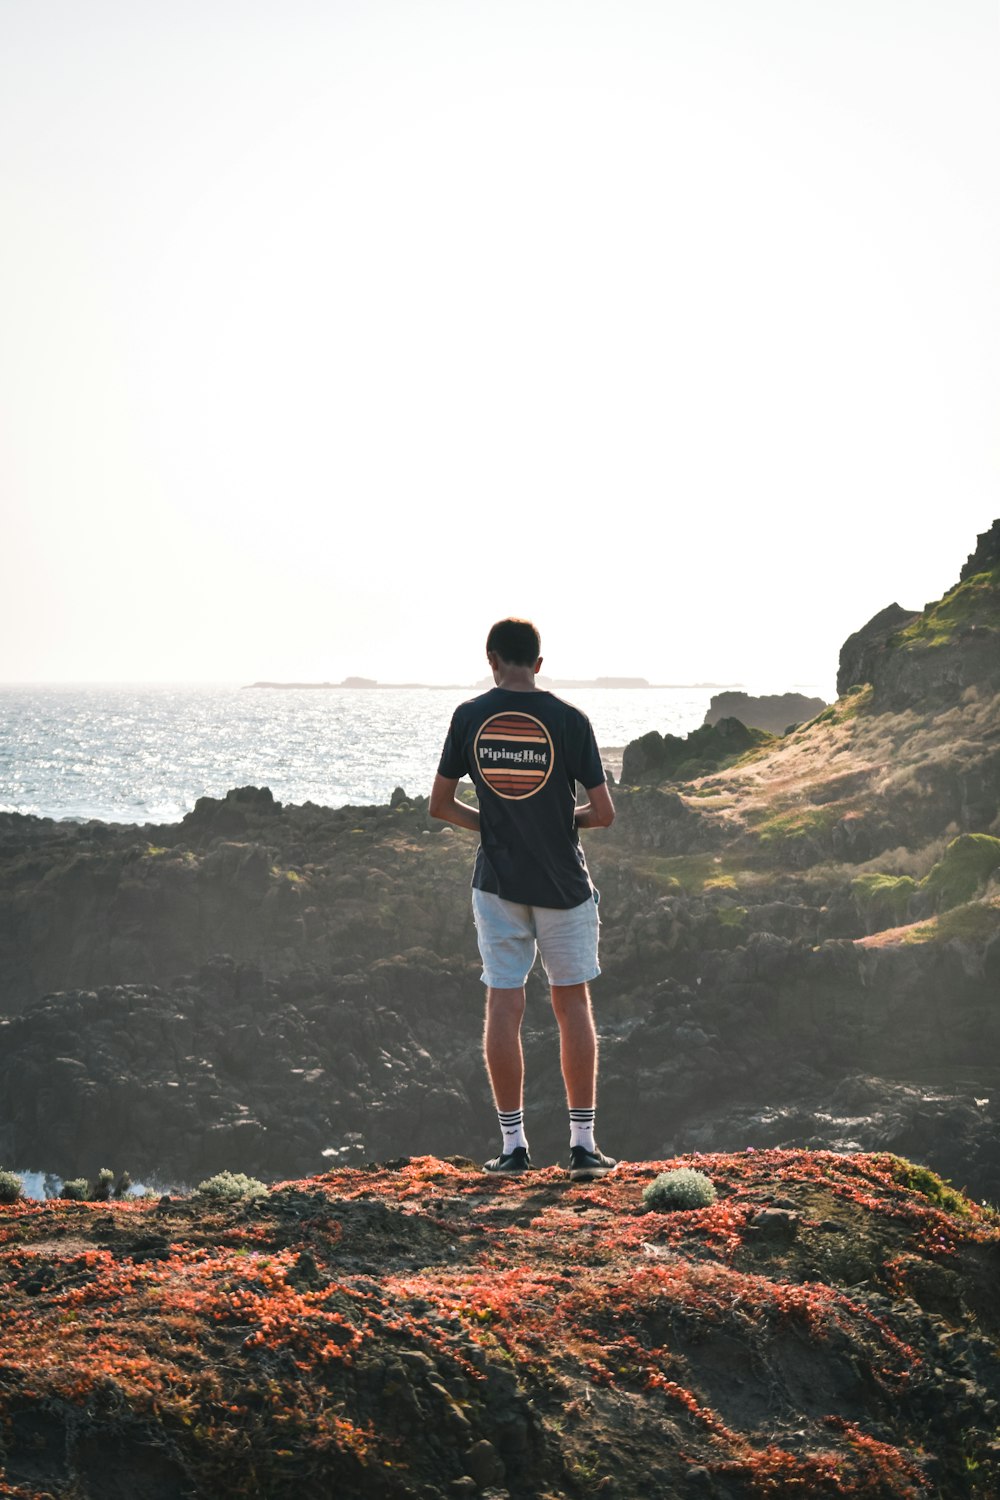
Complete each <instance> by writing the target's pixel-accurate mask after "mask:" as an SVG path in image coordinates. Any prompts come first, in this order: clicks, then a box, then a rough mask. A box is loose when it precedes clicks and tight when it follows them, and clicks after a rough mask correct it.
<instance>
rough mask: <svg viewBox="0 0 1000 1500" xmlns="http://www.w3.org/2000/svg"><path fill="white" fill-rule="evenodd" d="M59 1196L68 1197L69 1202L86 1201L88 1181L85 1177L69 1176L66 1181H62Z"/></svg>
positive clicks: (88, 1192) (88, 1190) (88, 1187)
mask: <svg viewBox="0 0 1000 1500" xmlns="http://www.w3.org/2000/svg"><path fill="white" fill-rule="evenodd" d="M59 1196H60V1198H68V1199H69V1200H70V1202H71V1203H86V1201H87V1199H88V1198H89V1197H90V1183H89V1182H88V1181H87V1179H86V1177H71V1178H70V1179H69V1181H68V1182H64V1183H63V1190H62V1192H61V1193H60V1194H59Z"/></svg>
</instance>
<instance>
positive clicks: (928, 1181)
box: [889, 1156, 971, 1218]
mask: <svg viewBox="0 0 1000 1500" xmlns="http://www.w3.org/2000/svg"><path fill="white" fill-rule="evenodd" d="M889 1170H890V1171H891V1173H892V1175H893V1177H894V1178H895V1179H896V1181H897V1182H900V1183H902V1185H903V1186H904V1187H908V1188H910V1189H911V1190H912V1191H913V1192H916V1193H922V1194H923V1196H924V1197H925V1198H928V1199H930V1201H931V1203H933V1204H934V1206H935V1207H936V1208H943V1209H944V1210H945V1212H946V1213H950V1214H959V1215H960V1216H961V1217H962V1218H968V1216H969V1213H970V1212H971V1206H970V1203H969V1199H968V1198H967V1197H966V1196H965V1194H964V1193H960V1192H958V1191H957V1190H956V1189H955V1188H953V1187H952V1185H951V1183H950V1182H946V1181H945V1179H944V1178H943V1177H939V1176H938V1174H937V1173H936V1172H932V1171H931V1169H930V1167H921V1166H918V1164H917V1163H916V1162H912V1161H908V1160H907V1158H906V1157H905V1156H890V1158H889Z"/></svg>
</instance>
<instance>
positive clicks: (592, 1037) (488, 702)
mask: <svg viewBox="0 0 1000 1500" xmlns="http://www.w3.org/2000/svg"><path fill="white" fill-rule="evenodd" d="M540 651H541V640H540V638H539V634H538V631H537V630H536V629H535V627H534V625H532V624H531V622H530V621H529V620H517V619H508V620H500V621H498V622H497V624H496V625H494V626H493V628H492V630H491V631H490V633H489V636H488V638H487V641H486V659H487V661H488V662H489V664H490V670H491V671H492V673H493V681H494V682H495V683H496V687H495V688H493V689H491V690H490V691H489V692H487V693H483V694H482V695H481V696H480V697H478V698H473V699H471V700H470V701H469V702H468V703H463V704H461V705H460V707H459V708H457V709H456V710H455V713H454V715H453V717H452V721H451V728H450V730H449V732H448V738H447V739H446V741H445V746H444V751H443V753H442V755H441V763H440V765H439V767H438V773H437V776H436V777H435V780H434V787H433V790H432V792H431V800H430V812H431V816H432V817H435V818H442V819H443V820H444V821H445V822H448V823H455V824H456V825H457V826H458V827H459V828H468V829H470V830H471V831H472V832H473V833H478V834H479V837H480V845H479V851H478V853H477V855H476V865H475V871H474V873H473V877H472V887H473V890H472V906H473V915H474V917H475V922H476V934H477V937H478V939H479V951H480V954H481V956H482V960H483V983H484V984H485V985H486V1027H485V1035H484V1043H483V1050H484V1052H485V1055H486V1068H487V1072H488V1073H489V1077H490V1083H491V1085H492V1088H493V1098H494V1101H495V1103H496V1108H497V1115H498V1118H499V1121H500V1130H501V1135H502V1145H501V1149H500V1154H499V1156H497V1157H495V1158H494V1159H493V1160H492V1161H488V1162H486V1163H485V1170H486V1171H487V1172H495V1173H497V1174H517V1173H520V1172H525V1171H528V1170H529V1169H530V1168H531V1158H530V1156H529V1153H528V1139H527V1136H526V1134H525V1130H524V1098H523V1088H524V1056H523V1053H522V1050H521V1019H522V1017H523V1015H524V985H525V981H526V979H527V977H528V974H529V972H530V970H531V967H532V965H533V963H534V961H535V956H536V949H540V950H541V955H542V963H543V965H544V967H545V972H546V975H547V976H548V980H549V984H550V986H551V992H552V1008H553V1010H554V1012H555V1016H556V1020H557V1022H558V1023H559V1038H560V1055H561V1060H562V1073H563V1081H564V1082H565V1085H566V1100H567V1103H568V1105H569V1118H570V1166H569V1175H570V1177H571V1178H574V1179H582V1180H586V1179H588V1178H592V1177H603V1176H604V1175H605V1174H606V1173H608V1172H611V1171H613V1170H614V1168H615V1167H616V1166H617V1163H616V1162H615V1161H614V1160H612V1158H611V1157H608V1156H605V1155H604V1154H603V1152H601V1151H599V1150H598V1149H597V1144H596V1142H595V1140H594V1108H595V1090H596V1083H597V1036H596V1033H595V1030H594V1018H593V1015H592V1013H591V1009H590V992H589V989H588V983H589V981H590V980H591V979H595V978H596V977H597V975H598V974H599V973H600V972H601V971H600V968H599V966H598V962H597V942H598V926H599V924H598V919H597V900H598V895H597V892H596V891H595V890H594V887H593V885H592V884H591V880H590V875H589V873H588V871H587V863H586V860H585V858H584V853H583V848H582V846H581V844H580V837H579V832H578V830H579V829H581V828H607V827H609V826H610V824H611V823H612V822H613V821H614V816H615V810H614V806H613V805H612V802H611V795H610V793H609V791H608V787H607V779H606V777H605V773H604V767H603V765H602V764H601V758H600V755H599V753H598V749H597V743H596V741H595V739H594V731H593V729H592V728H591V726H590V720H589V719H588V718H587V717H586V715H585V714H582V713H581V712H580V711H579V709H576V708H574V707H573V706H572V705H571V704H569V703H564V702H563V700H562V699H561V698H557V697H556V696H555V694H554V693H548V692H545V691H544V690H543V689H541V688H538V687H536V686H535V674H536V673H537V672H538V671H539V669H540V668H541V665H542V658H541V655H540ZM465 774H468V775H469V776H470V777H471V778H472V781H473V784H474V786H475V788H476V792H477V795H478V798H479V806H478V808H476V807H471V806H469V804H468V803H465V802H460V801H459V800H458V799H457V798H456V796H455V791H456V788H457V786H458V783H459V780H460V779H461V777H462V776H463V775H465ZM577 782H582V784H583V786H584V787H586V788H587V798H588V800H587V801H586V802H585V803H583V804H582V805H581V806H577V805H576V784H577Z"/></svg>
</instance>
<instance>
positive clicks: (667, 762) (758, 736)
mask: <svg viewBox="0 0 1000 1500" xmlns="http://www.w3.org/2000/svg"><path fill="white" fill-rule="evenodd" d="M820 706H821V707H822V705H820ZM766 738H767V736H766V735H764V734H762V733H761V732H760V731H759V730H754V729H750V728H748V727H747V725H746V724H745V723H743V722H742V721H741V720H740V719H735V718H727V719H719V720H718V721H717V722H713V723H712V724H703V725H702V726H701V728H700V729H694V730H692V731H691V733H690V734H688V735H686V736H684V737H683V738H682V737H681V736H680V735H677V734H658V733H657V731H656V730H655V729H652V730H650V732H649V733H648V734H644V735H642V736H641V737H640V738H639V739H637V740H632V741H631V742H630V743H629V744H628V745H626V746H625V752H624V755H623V756H622V778H621V779H622V782H623V783H624V784H625V785H627V786H642V785H643V784H648V783H650V782H652V783H658V782H661V781H671V780H678V779H679V780H686V779H688V778H690V777H692V776H700V775H702V774H703V773H704V772H706V771H714V770H716V769H718V767H720V766H723V765H727V764H728V763H729V762H730V761H732V760H735V759H736V758H737V756H740V755H743V754H744V753H745V752H746V751H747V750H753V749H754V748H756V746H758V745H760V744H762V743H763V742H764V741H765V740H766Z"/></svg>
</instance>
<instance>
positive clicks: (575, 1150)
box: [552, 984, 618, 1181]
mask: <svg viewBox="0 0 1000 1500" xmlns="http://www.w3.org/2000/svg"><path fill="white" fill-rule="evenodd" d="M552 1009H553V1010H554V1011H555V1013H556V1020H557V1021H558V1022H559V1043H560V1052H561V1056H562V1073H563V1082H564V1083H565V1085H566V1103H567V1104H568V1105H569V1128H570V1153H569V1154H570V1168H569V1175H570V1178H571V1179H573V1180H574V1181H576V1180H582V1181H588V1180H590V1179H591V1178H594V1177H604V1176H605V1175H606V1174H607V1173H608V1172H613V1171H614V1170H615V1167H616V1166H617V1165H618V1163H617V1162H616V1161H615V1160H614V1159H613V1158H612V1157H610V1156H605V1155H604V1153H603V1152H602V1151H598V1149H597V1143H596V1142H595V1140H594V1112H595V1109H594V1106H595V1101H596V1098H597V1032H596V1030H595V1028H594V1015H593V1012H592V1010H591V1008H590V991H589V989H588V988H587V986H586V985H585V984H560V985H555V984H554V985H553V986H552Z"/></svg>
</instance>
